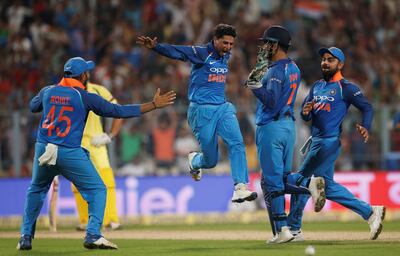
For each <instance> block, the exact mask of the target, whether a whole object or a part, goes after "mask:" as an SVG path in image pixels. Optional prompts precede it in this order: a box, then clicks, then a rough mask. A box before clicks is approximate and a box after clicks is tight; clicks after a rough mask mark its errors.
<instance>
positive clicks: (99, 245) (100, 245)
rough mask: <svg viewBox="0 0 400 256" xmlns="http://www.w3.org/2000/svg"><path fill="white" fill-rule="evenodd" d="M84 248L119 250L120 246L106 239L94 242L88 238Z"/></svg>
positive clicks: (101, 238)
mask: <svg viewBox="0 0 400 256" xmlns="http://www.w3.org/2000/svg"><path fill="white" fill-rule="evenodd" d="M83 246H84V247H85V248H86V249H118V246H117V245H116V244H114V243H113V242H110V241H108V240H107V239H105V238H104V237H100V238H99V239H97V240H95V241H93V240H91V239H90V238H86V239H85V242H84V243H83Z"/></svg>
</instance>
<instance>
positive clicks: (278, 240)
mask: <svg viewBox="0 0 400 256" xmlns="http://www.w3.org/2000/svg"><path fill="white" fill-rule="evenodd" d="M293 239H294V236H293V235H292V233H290V230H289V227H287V226H283V227H282V230H281V232H278V234H277V235H275V236H274V237H273V238H272V239H270V240H268V241H267V244H282V243H287V242H290V241H292V240H293Z"/></svg>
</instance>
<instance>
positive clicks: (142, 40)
mask: <svg viewBox="0 0 400 256" xmlns="http://www.w3.org/2000/svg"><path fill="white" fill-rule="evenodd" d="M136 43H137V44H140V45H142V46H144V47H146V48H148V49H153V48H154V47H156V45H157V37H154V38H153V39H151V38H150V37H148V36H139V37H138V38H137V40H136Z"/></svg>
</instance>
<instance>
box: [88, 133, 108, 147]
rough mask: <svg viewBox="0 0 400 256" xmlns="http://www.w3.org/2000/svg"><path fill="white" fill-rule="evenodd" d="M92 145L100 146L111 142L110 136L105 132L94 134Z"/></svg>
mask: <svg viewBox="0 0 400 256" xmlns="http://www.w3.org/2000/svg"><path fill="white" fill-rule="evenodd" d="M91 142H92V145H93V146H95V147H101V146H103V145H106V144H109V143H111V137H110V136H109V135H108V134H107V133H102V134H100V135H96V136H94V137H93V138H92V141H91Z"/></svg>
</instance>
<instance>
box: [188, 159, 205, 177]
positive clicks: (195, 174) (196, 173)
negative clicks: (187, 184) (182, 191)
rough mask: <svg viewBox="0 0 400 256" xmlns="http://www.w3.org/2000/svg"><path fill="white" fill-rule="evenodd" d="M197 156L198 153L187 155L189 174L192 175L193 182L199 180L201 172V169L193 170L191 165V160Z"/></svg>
mask: <svg viewBox="0 0 400 256" xmlns="http://www.w3.org/2000/svg"><path fill="white" fill-rule="evenodd" d="M197 154H198V152H190V153H189V155H188V160H189V168H190V170H189V173H190V174H191V175H192V178H193V179H194V180H195V181H200V180H201V171H202V170H201V169H195V168H193V165H192V161H193V158H194V157H195V155H197Z"/></svg>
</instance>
